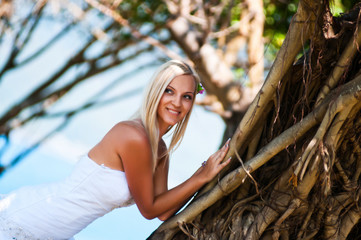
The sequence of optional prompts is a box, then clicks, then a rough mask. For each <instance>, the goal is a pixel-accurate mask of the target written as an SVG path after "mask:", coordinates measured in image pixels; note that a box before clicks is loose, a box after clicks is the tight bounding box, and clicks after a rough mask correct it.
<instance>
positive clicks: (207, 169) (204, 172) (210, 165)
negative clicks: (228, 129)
mask: <svg viewBox="0 0 361 240" xmlns="http://www.w3.org/2000/svg"><path fill="white" fill-rule="evenodd" d="M230 140H231V139H228V140H227V142H226V143H225V144H224V146H223V147H222V148H221V149H219V150H218V151H217V152H215V153H214V154H212V155H211V156H210V157H209V158H208V160H207V161H206V162H203V164H202V167H201V168H200V169H199V174H200V175H201V176H202V177H204V179H205V181H206V182H209V181H210V180H212V179H213V178H214V177H215V176H216V175H217V174H218V173H219V172H220V171H221V170H222V169H223V168H224V167H225V166H226V165H227V164H228V163H229V162H230V161H231V158H228V159H227V160H226V161H223V162H222V160H223V159H224V157H225V156H226V154H227V152H228V149H229V142H230Z"/></svg>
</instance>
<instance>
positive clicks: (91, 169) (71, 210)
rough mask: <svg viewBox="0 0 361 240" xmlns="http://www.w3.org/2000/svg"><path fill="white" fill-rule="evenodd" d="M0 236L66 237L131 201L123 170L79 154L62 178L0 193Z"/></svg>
mask: <svg viewBox="0 0 361 240" xmlns="http://www.w3.org/2000/svg"><path fill="white" fill-rule="evenodd" d="M1 197H2V199H1V200H0V240H8V239H12V240H14V239H17V240H23V239H28V240H35V239H36V240H38V239H39V240H45V239H52V240H56V239H59V240H60V239H70V238H72V237H73V236H74V235H75V234H76V233H78V232H79V231H81V230H82V229H84V228H85V227H86V226H87V225H89V224H90V223H91V222H93V221H94V220H95V219H97V218H99V217H101V216H103V215H104V214H106V213H108V212H110V211H111V210H113V209H115V208H119V207H125V206H129V205H132V204H134V201H133V198H132V196H131V194H130V192H129V188H128V184H127V180H126V177H125V173H124V172H122V171H118V170H113V169H110V168H107V167H105V166H102V165H98V164H97V163H95V162H94V161H93V160H91V159H90V158H89V157H88V156H83V157H82V158H81V159H80V160H79V161H78V163H77V164H76V166H75V169H74V171H73V172H72V174H71V175H70V176H69V177H68V178H67V179H65V180H64V181H62V182H59V183H52V184H46V185H40V186H31V187H23V188H20V189H19V190H16V191H14V192H12V193H9V194H7V195H5V196H0V198H1Z"/></svg>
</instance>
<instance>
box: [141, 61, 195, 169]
mask: <svg viewBox="0 0 361 240" xmlns="http://www.w3.org/2000/svg"><path fill="white" fill-rule="evenodd" d="M180 75H192V76H193V79H194V82H195V89H194V96H195V95H196V94H197V87H198V84H199V83H200V78H199V76H198V74H197V73H196V72H195V70H194V69H193V68H191V67H190V66H189V65H188V64H186V63H184V62H182V61H179V60H170V61H168V62H166V63H164V64H163V65H161V66H160V67H159V68H158V70H157V71H156V72H155V73H154V74H153V76H152V78H151V81H150V83H149V85H148V87H147V88H146V91H145V94H144V98H143V102H142V105H141V107H140V109H139V112H138V114H137V115H138V116H139V117H140V119H141V121H142V123H143V126H144V128H145V130H146V132H147V134H148V137H149V142H150V145H151V149H152V155H153V156H152V157H153V171H154V170H155V167H156V165H157V159H158V147H159V141H158V139H159V127H158V121H157V110H158V105H159V101H160V99H161V98H162V96H163V93H164V91H165V89H166V88H167V86H168V85H169V83H170V82H171V81H172V80H173V79H174V78H175V77H177V76H180ZM194 101H195V97H194V98H193V102H192V107H191V109H190V110H189V112H188V113H187V115H186V116H185V117H184V118H183V119H182V120H181V121H180V122H178V123H177V124H176V125H175V129H174V131H173V136H172V140H171V142H170V145H169V149H168V151H167V152H166V153H165V155H167V154H169V153H170V152H171V151H173V150H175V149H176V148H177V147H178V146H179V144H180V142H181V141H182V139H183V136H184V133H185V130H186V128H187V124H188V121H189V118H190V115H191V112H192V109H193V105H194ZM171 128H172V127H170V128H169V129H168V130H167V132H168V131H169V130H170V129H171ZM165 155H163V156H160V157H164V156H165Z"/></svg>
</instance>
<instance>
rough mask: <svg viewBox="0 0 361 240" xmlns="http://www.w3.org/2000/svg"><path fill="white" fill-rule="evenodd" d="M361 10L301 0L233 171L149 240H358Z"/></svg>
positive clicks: (239, 141)
mask: <svg viewBox="0 0 361 240" xmlns="http://www.w3.org/2000/svg"><path fill="white" fill-rule="evenodd" d="M360 7H361V5H360V4H358V5H356V6H355V7H354V8H353V10H351V11H350V12H349V13H347V14H343V15H341V16H340V17H334V16H332V14H331V11H330V7H329V3H328V2H327V1H307V0H304V1H300V3H299V5H298V9H297V13H296V14H295V16H294V17H293V20H292V22H291V24H290V27H289V31H288V33H287V36H286V39H285V40H284V43H283V45H282V47H281V49H280V51H279V53H278V55H277V58H276V59H275V61H274V63H273V65H272V68H271V70H270V72H269V74H268V76H267V78H266V80H265V83H264V85H263V86H262V88H261V90H260V91H259V92H258V94H257V96H256V97H255V99H254V100H253V102H252V104H251V105H250V106H249V108H248V110H247V112H246V113H245V115H244V117H243V119H242V120H241V122H240V123H239V125H238V128H237V130H236V131H235V133H234V135H233V138H232V141H231V149H230V152H229V154H228V155H230V156H232V157H233V164H232V165H231V166H230V167H228V169H226V170H225V171H224V172H222V174H220V176H219V178H218V179H215V180H214V181H213V182H212V183H210V184H208V185H207V186H206V187H205V188H204V189H203V190H202V191H201V192H200V193H198V195H197V196H196V197H195V199H194V200H193V201H192V203H191V204H190V205H189V206H188V207H187V208H186V209H185V210H184V211H182V212H181V213H179V214H178V215H176V216H175V217H173V218H172V219H170V220H168V221H167V222H165V223H164V224H163V225H161V226H160V227H159V228H158V229H157V230H156V231H155V232H154V233H153V235H152V236H150V238H149V239H187V238H190V239H271V238H272V239H346V238H348V239H355V238H358V235H359V233H358V225H359V219H360V217H361V215H360V210H359V208H358V204H359V194H360V191H359V190H358V188H359V187H358V186H359V181H360V180H359V176H360V173H361V171H360V169H361V168H360V163H361V151H360V150H361V149H360V143H361V139H360V136H361V135H360V132H361V111H360V109H361V102H360V99H361V76H360V74H359V69H360V66H359V64H360V63H359V59H360V57H361V55H360V51H359V44H360V40H361V37H360V36H361V35H360V32H359V31H360V29H359V25H358V23H359V16H360ZM300 52H301V53H303V54H302V56H301V57H298V55H299V54H300ZM295 60H296V61H295ZM227 157H228V156H226V158H227Z"/></svg>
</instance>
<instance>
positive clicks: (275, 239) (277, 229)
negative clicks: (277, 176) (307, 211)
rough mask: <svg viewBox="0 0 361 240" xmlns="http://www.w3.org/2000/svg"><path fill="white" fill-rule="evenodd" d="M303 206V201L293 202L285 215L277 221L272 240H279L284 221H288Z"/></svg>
mask: <svg viewBox="0 0 361 240" xmlns="http://www.w3.org/2000/svg"><path fill="white" fill-rule="evenodd" d="M300 204H301V200H300V199H298V198H295V199H293V200H292V202H291V204H290V205H289V207H288V209H287V210H286V211H285V212H284V213H283V215H282V216H281V217H280V218H279V219H278V220H277V222H276V223H275V228H274V233H273V234H272V240H278V239H279V236H280V226H281V224H282V223H283V221H285V220H286V218H287V217H289V216H290V215H291V214H292V213H293V212H294V211H295V210H296V209H297V208H298V207H299V206H300Z"/></svg>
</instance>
